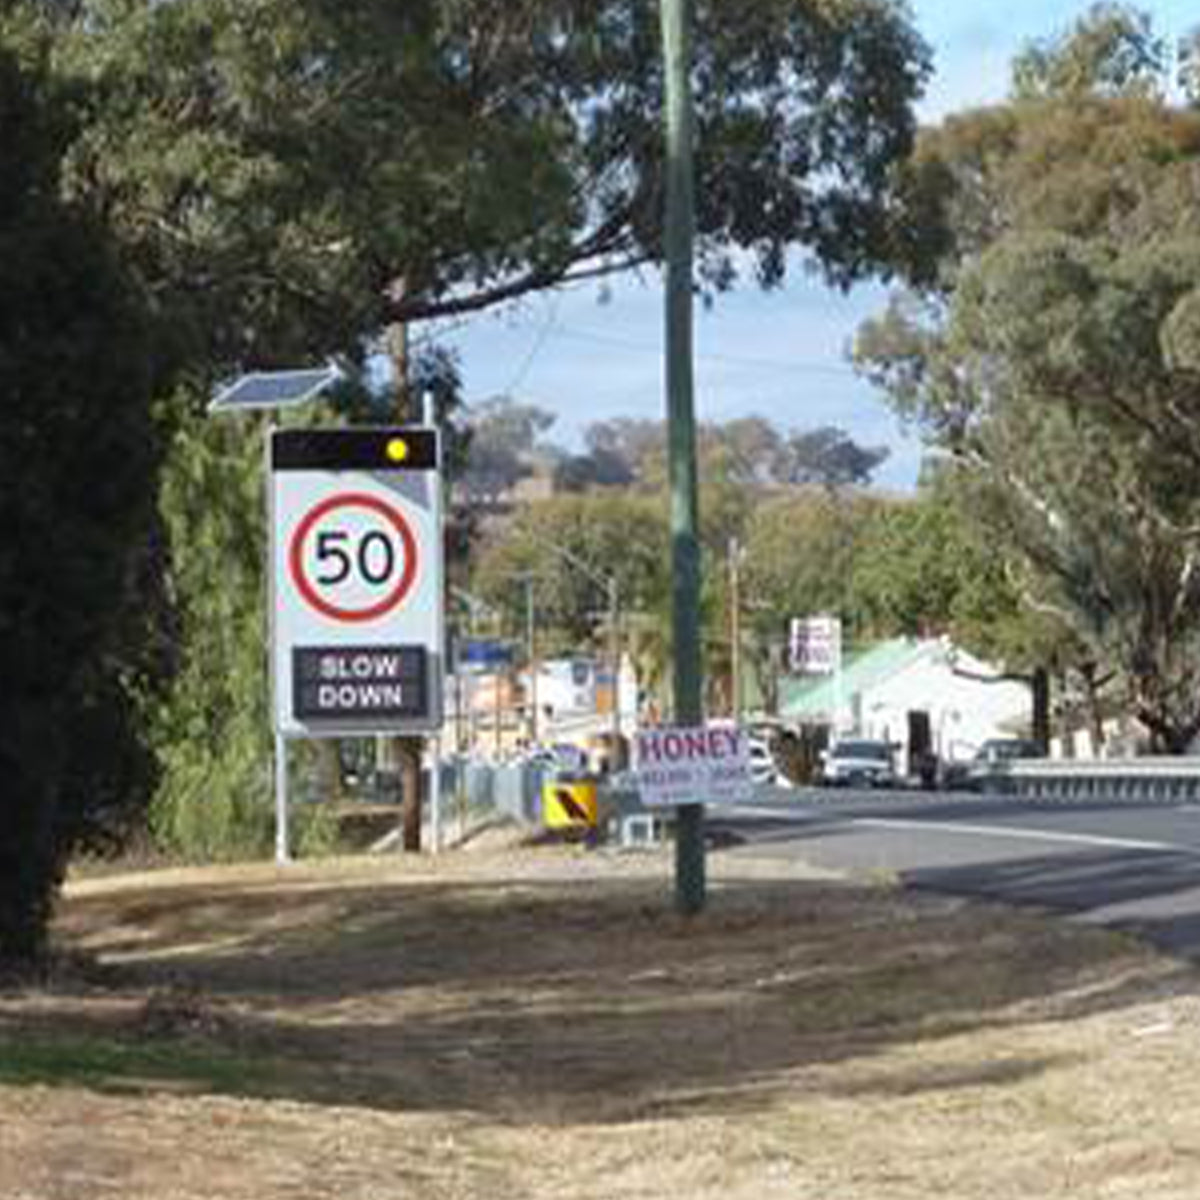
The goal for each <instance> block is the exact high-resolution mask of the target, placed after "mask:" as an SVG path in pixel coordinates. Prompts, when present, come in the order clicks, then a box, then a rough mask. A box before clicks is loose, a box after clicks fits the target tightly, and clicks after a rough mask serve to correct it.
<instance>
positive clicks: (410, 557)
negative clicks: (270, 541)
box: [288, 492, 417, 621]
mask: <svg viewBox="0 0 1200 1200" xmlns="http://www.w3.org/2000/svg"><path fill="white" fill-rule="evenodd" d="M339 508H369V509H370V510H371V511H372V512H375V513H378V514H379V515H380V516H381V517H383V519H384V520H385V521H387V523H388V524H389V525H390V526H391V527H392V528H393V529H394V530H395V531H396V533H398V534H399V535H400V541H401V542H402V543H403V546H404V568H403V570H402V571H401V572H400V578H399V579H398V580H397V581H396V585H395V587H393V588H392V589H391V591H389V592H388V594H387V595H386V596H384V597H383V598H382V599H381V600H378V601H376V602H375V603H374V604H372V605H369V606H368V607H367V608H342V607H340V606H339V605H337V604H331V603H330V602H329V601H328V600H326V599H325V598H324V597H323V596H321V595H320V594H319V593H318V592H317V590H316V588H314V587H313V585H312V582H311V580H309V578H308V577H307V576H306V575H305V574H304V540H305V538H307V537H308V535H309V534H310V533H311V532H312V529H313V526H314V525H316V523H317V522H318V521H319V520H320V519H321V518H322V517H324V516H327V515H328V514H329V513H331V512H333V511H334V510H335V509H339ZM288 570H289V571H290V572H291V576H292V582H293V583H295V585H296V588H297V590H298V591H299V592H300V595H301V596H303V597H304V599H305V601H306V602H307V603H308V604H309V605H310V606H311V607H313V608H315V609H316V610H317V612H319V613H322V614H323V615H324V616H327V617H332V618H333V619H334V620H335V621H373V620H374V619H375V618H376V617H382V616H383V615H384V613H387V612H390V611H391V610H392V609H393V608H395V607H396V606H397V605H398V604H400V603H402V602H403V600H404V598H405V597H406V596H407V595H408V593H409V592H410V591H411V590H412V585H413V582H414V581H415V580H416V577H417V539H416V538H415V537H414V536H413V531H412V529H411V527H410V526H409V524H408V521H407V520H406V519H405V517H404V514H403V513H401V512H400V511H399V509H395V508H393V507H392V506H391V505H390V504H388V503H386V502H385V501H383V500H380V499H379V497H378V496H372V495H369V494H368V493H366V492H347V493H345V494H344V495H341V496H330V497H329V499H328V500H322V501H321V503H320V504H318V505H317V506H316V507H315V508H313V509H310V510H309V512H308V513H306V514H305V517H304V520H303V521H301V522H300V524H299V525H297V526H296V532H295V533H293V534H292V541H291V545H290V546H289V548H288Z"/></svg>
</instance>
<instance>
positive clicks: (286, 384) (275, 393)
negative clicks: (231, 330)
mask: <svg viewBox="0 0 1200 1200" xmlns="http://www.w3.org/2000/svg"><path fill="white" fill-rule="evenodd" d="M338 378H339V372H338V369H337V367H313V368H309V369H305V370H300V371H252V372H250V374H249V375H243V376H241V378H240V379H235V380H234V381H233V383H231V384H229V385H228V386H227V387H225V388H223V389H222V390H221V391H219V392H218V393H217V394H216V395H215V396H214V397H213V399H212V402H211V403H210V404H209V406H208V411H209V412H217V411H220V410H222V409H230V408H280V407H283V406H284V405H288V404H302V403H303V402H304V401H305V400H311V399H312V398H313V397H314V396H316V395H317V394H318V393H319V392H321V391H323V390H324V389H325V388H327V387H328V386H329V385H330V384H331V383H333V382H334V381H335V380H337V379H338Z"/></svg>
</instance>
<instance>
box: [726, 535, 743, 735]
mask: <svg viewBox="0 0 1200 1200" xmlns="http://www.w3.org/2000/svg"><path fill="white" fill-rule="evenodd" d="M741 562H742V548H741V545H740V544H739V543H738V540H737V538H735V537H731V538H730V539H729V715H730V716H731V717H732V718H733V721H734V724H737V723H738V722H740V721H741V719H742V600H741Z"/></svg>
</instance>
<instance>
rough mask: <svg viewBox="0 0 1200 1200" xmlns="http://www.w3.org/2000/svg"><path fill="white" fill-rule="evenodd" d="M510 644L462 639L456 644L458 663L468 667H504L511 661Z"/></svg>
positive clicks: (477, 639) (486, 639) (487, 639)
mask: <svg viewBox="0 0 1200 1200" xmlns="http://www.w3.org/2000/svg"><path fill="white" fill-rule="evenodd" d="M513 655H514V647H513V644H512V642H499V641H496V640H495V639H494V638H464V639H463V640H462V641H461V642H459V643H458V661H459V662H460V663H462V665H463V666H469V667H506V666H510V665H511V664H512V661H513Z"/></svg>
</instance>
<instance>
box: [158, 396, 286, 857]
mask: <svg viewBox="0 0 1200 1200" xmlns="http://www.w3.org/2000/svg"><path fill="white" fill-rule="evenodd" d="M263 436H264V432H263V428H262V425H261V423H260V421H259V420H257V419H254V418H229V419H226V420H214V419H211V418H208V419H206V418H204V417H188V418H185V419H184V420H183V421H181V422H180V425H179V428H178V429H177V431H176V433H175V436H174V439H173V441H172V444H171V448H170V454H169V457H168V460H167V465H166V471H165V474H164V482H163V489H162V497H161V506H162V515H163V520H164V525H165V528H166V532H167V537H168V541H169V577H170V581H171V584H170V586H171V599H172V602H173V604H174V608H175V613H176V621H177V627H176V630H175V651H176V653H177V655H178V656H179V661H178V664H177V669H176V675H175V680H174V686H173V687H172V689H171V692H170V694H169V696H167V697H166V698H165V699H164V700H163V702H162V703H161V704H160V705H159V706H158V708H157V710H156V712H155V714H154V720H153V725H152V728H153V735H154V743H155V747H156V749H157V752H158V755H159V759H160V761H161V763H162V772H163V774H162V782H161V786H160V788H159V790H158V794H157V795H156V797H155V801H154V806H153V810H152V813H151V831H152V834H153V836H154V838H155V840H156V842H157V843H158V845H159V846H160V848H162V849H163V850H165V851H167V852H170V853H173V854H177V855H180V856H182V857H185V858H189V859H194V860H197V861H200V860H203V861H210V860H213V859H221V858H230V857H238V856H250V855H254V854H257V853H261V852H263V851H264V850H265V849H266V848H267V847H269V846H270V844H271V829H272V819H273V815H272V807H271V796H272V788H271V773H270V772H271V739H270V716H269V713H268V707H267V705H268V694H267V693H268V681H267V649H266V645H267V641H266V633H267V631H266V621H267V606H266V594H265V586H264V575H263V563H264V559H265V554H266V521H265V515H264V499H263V498H264V483H263V447H262V439H263Z"/></svg>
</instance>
